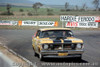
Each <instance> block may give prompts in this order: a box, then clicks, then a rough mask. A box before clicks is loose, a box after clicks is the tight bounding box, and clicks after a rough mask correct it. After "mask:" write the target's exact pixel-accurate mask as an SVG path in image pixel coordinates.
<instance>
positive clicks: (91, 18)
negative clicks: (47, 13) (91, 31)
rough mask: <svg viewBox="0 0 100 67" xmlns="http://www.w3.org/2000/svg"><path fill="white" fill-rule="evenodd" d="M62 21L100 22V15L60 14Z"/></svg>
mask: <svg viewBox="0 0 100 67" xmlns="http://www.w3.org/2000/svg"><path fill="white" fill-rule="evenodd" d="M60 21H70V22H100V17H96V16H66V15H62V16H60Z"/></svg>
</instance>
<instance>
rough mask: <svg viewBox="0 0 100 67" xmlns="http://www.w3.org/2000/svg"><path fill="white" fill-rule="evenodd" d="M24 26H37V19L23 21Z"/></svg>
mask: <svg viewBox="0 0 100 67" xmlns="http://www.w3.org/2000/svg"><path fill="white" fill-rule="evenodd" d="M22 25H23V26H37V21H22Z"/></svg>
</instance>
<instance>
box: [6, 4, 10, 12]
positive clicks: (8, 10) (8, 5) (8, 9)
mask: <svg viewBox="0 0 100 67" xmlns="http://www.w3.org/2000/svg"><path fill="white" fill-rule="evenodd" d="M6 9H7V13H8V14H10V13H11V12H10V9H11V5H10V4H7V7H6Z"/></svg>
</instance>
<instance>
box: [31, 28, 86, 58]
mask: <svg viewBox="0 0 100 67" xmlns="http://www.w3.org/2000/svg"><path fill="white" fill-rule="evenodd" d="M32 46H33V50H34V55H35V56H36V55H38V56H39V58H40V60H43V58H73V57H74V58H79V59H81V57H82V54H83V52H84V45H83V40H81V39H78V38H75V37H74V35H73V32H72V31H71V30H70V29H68V28H45V29H39V30H37V32H36V33H35V34H34V36H32Z"/></svg>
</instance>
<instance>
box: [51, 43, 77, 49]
mask: <svg viewBox="0 0 100 67" xmlns="http://www.w3.org/2000/svg"><path fill="white" fill-rule="evenodd" d="M75 48H76V44H50V46H49V50H75Z"/></svg>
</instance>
